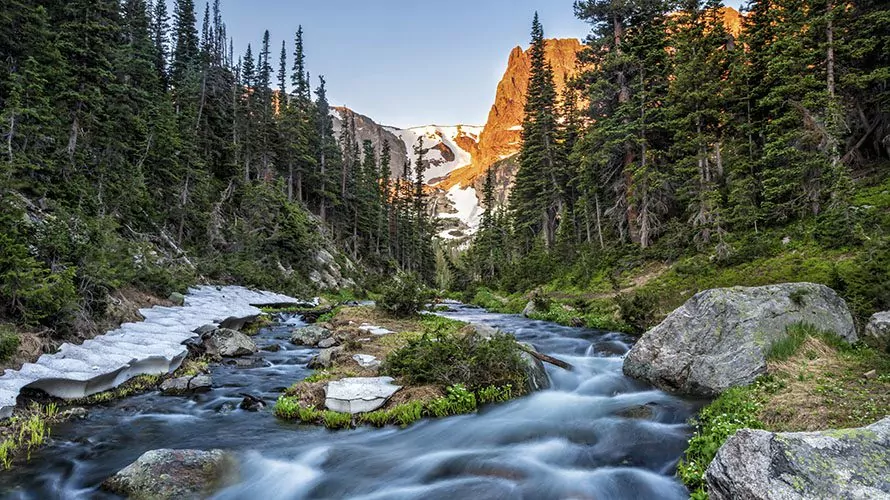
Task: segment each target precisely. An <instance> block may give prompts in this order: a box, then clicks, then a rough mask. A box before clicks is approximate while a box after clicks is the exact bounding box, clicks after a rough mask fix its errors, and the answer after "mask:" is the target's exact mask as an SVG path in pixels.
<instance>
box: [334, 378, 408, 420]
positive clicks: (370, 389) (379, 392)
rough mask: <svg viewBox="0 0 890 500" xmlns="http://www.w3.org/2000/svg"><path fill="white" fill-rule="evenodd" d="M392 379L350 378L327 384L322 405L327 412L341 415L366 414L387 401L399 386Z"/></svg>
mask: <svg viewBox="0 0 890 500" xmlns="http://www.w3.org/2000/svg"><path fill="white" fill-rule="evenodd" d="M393 380H394V379H393V378H392V377H352V378H344V379H340V380H334V381H331V382H328V384H327V385H326V386H325V388H324V392H325V400H324V404H325V406H326V407H327V408H328V409H329V410H333V411H339V412H343V413H352V414H356V413H367V412H369V411H374V410H376V409H378V408H380V407H381V406H383V405H384V404H386V402H387V401H388V400H389V398H390V397H392V395H393V394H395V393H396V392H397V391H398V390H399V389H401V388H402V387H401V386H398V385H395V384H393V383H392V382H393Z"/></svg>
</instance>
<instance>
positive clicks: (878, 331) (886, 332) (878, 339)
mask: <svg viewBox="0 0 890 500" xmlns="http://www.w3.org/2000/svg"><path fill="white" fill-rule="evenodd" d="M862 341H863V342H865V343H866V344H868V345H869V346H871V347H874V348H875V349H878V350H879V351H884V352H890V311H884V312H879V313H875V314H874V315H872V317H871V318H870V319H869V320H868V324H867V325H865V332H863V334H862Z"/></svg>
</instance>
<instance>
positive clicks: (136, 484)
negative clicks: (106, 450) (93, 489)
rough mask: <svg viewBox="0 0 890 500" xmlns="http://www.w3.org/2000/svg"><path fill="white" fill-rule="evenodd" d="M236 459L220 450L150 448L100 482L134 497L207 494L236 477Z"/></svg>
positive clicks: (168, 497)
mask: <svg viewBox="0 0 890 500" xmlns="http://www.w3.org/2000/svg"><path fill="white" fill-rule="evenodd" d="M236 476H237V461H236V460H235V458H234V457H233V456H232V455H230V454H229V453H227V452H225V451H222V450H210V451H200V450H152V451H149V452H146V453H145V454H144V455H142V456H141V457H139V459H138V460H136V461H135V462H133V463H132V464H131V465H129V466H127V467H126V468H124V469H123V470H121V471H120V472H118V473H117V474H115V475H114V476H112V477H110V478H108V479H106V480H105V482H103V483H102V488H103V489H105V490H107V491H110V492H112V493H116V494H118V495H121V496H124V497H128V498H137V499H152V500H162V499H171V500H172V499H176V500H181V499H198V498H207V497H208V496H210V495H212V494H214V493H215V492H217V491H219V490H220V489H222V488H224V487H225V486H228V485H230V484H232V483H234V482H235V481H236V480H237V477H236Z"/></svg>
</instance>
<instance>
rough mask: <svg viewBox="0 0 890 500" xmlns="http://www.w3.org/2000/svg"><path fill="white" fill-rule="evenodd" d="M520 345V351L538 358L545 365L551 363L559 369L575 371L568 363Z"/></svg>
mask: <svg viewBox="0 0 890 500" xmlns="http://www.w3.org/2000/svg"><path fill="white" fill-rule="evenodd" d="M518 345H519V348H520V349H522V350H523V351H525V352H527V353H529V354H531V355H532V357H534V358H537V359H539V360H541V361H543V362H544V363H550V364H551V365H553V366H558V367H560V368H562V369H563V370H568V371H570V372H571V371H574V370H575V367H574V366H572V365H571V364H570V363H567V362H565V361H563V360H561V359H557V358H554V357H553V356H548V355H546V354H541V353H539V352H538V351H536V350H534V349H531V348H530V347H528V346H524V345H522V344H518Z"/></svg>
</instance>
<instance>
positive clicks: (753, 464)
mask: <svg viewBox="0 0 890 500" xmlns="http://www.w3.org/2000/svg"><path fill="white" fill-rule="evenodd" d="M705 481H706V482H707V484H708V493H709V495H710V498H712V499H714V500H724V499H725V500H730V499H732V500H735V499H745V500H761V499H763V500H766V499H776V500H779V499H781V500H798V499H800V500H803V499H810V498H814V499H815V498H820V499H821V498H890V417H888V418H885V419H883V420H881V421H880V422H877V423H875V424H872V425H870V426H868V427H862V428H858V429H841V430H829V431H822V432H790V433H772V432H767V431H761V430H752V429H742V430H740V431H738V432H736V433H735V435H733V436H732V437H730V438H729V439H728V440H727V441H726V443H724V444H723V446H722V447H720V450H719V451H718V452H717V456H716V457H714V460H713V461H712V462H711V465H710V466H708V469H707V471H706V473H705Z"/></svg>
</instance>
